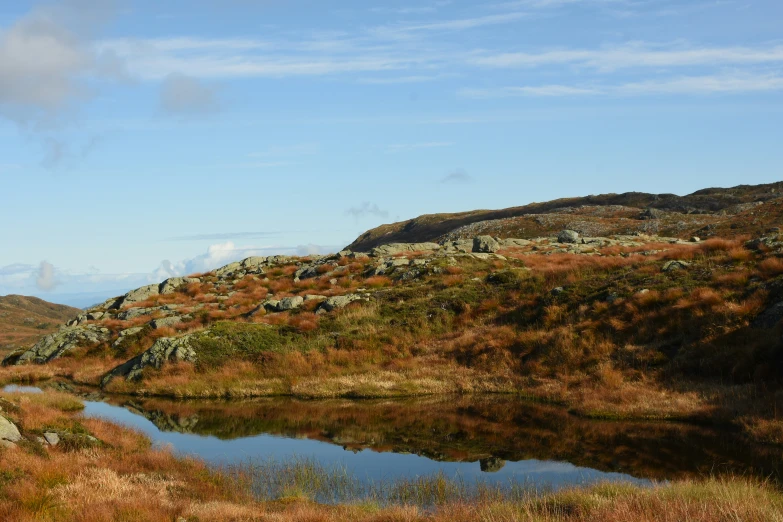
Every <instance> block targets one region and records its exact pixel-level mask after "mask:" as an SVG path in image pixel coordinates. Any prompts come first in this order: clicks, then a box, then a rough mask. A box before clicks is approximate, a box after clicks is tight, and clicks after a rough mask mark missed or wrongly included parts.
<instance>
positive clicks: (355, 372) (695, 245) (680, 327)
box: [0, 186, 783, 443]
mask: <svg viewBox="0 0 783 522" xmlns="http://www.w3.org/2000/svg"><path fill="white" fill-rule="evenodd" d="M773 188H774V187H773V186H766V187H763V188H759V187H756V188H747V187H745V188H743V189H742V190H743V191H744V192H742V194H741V195H737V194H729V195H727V194H726V193H725V192H720V191H719V192H718V195H717V196H716V195H715V194H713V193H712V192H709V191H702V192H701V193H697V195H693V196H692V197H691V196H689V197H688V198H690V199H686V200H685V201H688V202H690V203H689V204H690V205H692V206H693V205H697V204H699V205H702V207H704V208H705V209H706V208H708V207H709V208H710V209H712V208H713V206H714V205H716V203H714V202H715V201H724V200H727V201H730V202H731V203H732V205H734V206H724V207H723V208H722V211H723V213H721V211H718V212H717V213H716V212H715V211H714V210H709V211H708V210H705V212H707V213H704V214H697V213H691V214H681V213H678V212H677V211H673V210H665V211H662V210H658V209H657V207H647V208H645V209H636V210H629V209H630V207H628V206H626V205H624V206H614V205H612V206H600V207H596V206H580V207H573V208H570V209H560V210H558V211H556V212H550V213H541V214H537V215H535V216H532V217H531V216H519V217H517V218H504V219H503V220H491V221H481V222H475V223H470V224H464V225H462V226H460V227H458V228H455V229H452V230H451V231H449V232H448V233H444V234H441V236H439V239H438V241H427V242H418V243H387V244H383V245H378V246H376V247H373V248H369V249H367V250H366V251H364V252H361V251H355V250H344V251H342V252H338V253H336V254H332V255H328V256H310V257H303V258H300V257H287V256H271V257H251V258H248V259H245V260H243V261H241V262H236V263H231V264H229V265H227V266H224V267H222V268H220V269H218V270H215V271H212V272H209V273H205V274H194V275H193V276H191V277H186V278H172V279H169V280H167V281H164V282H163V283H161V284H156V285H150V286H146V287H143V288H139V289H136V290H133V291H131V292H128V293H127V294H125V295H123V296H119V297H116V298H112V299H110V300H108V301H106V302H105V303H103V304H101V305H100V306H96V307H94V308H92V309H90V310H87V311H85V312H83V313H81V314H80V315H79V316H77V317H75V318H74V319H72V320H71V321H69V322H68V323H67V324H66V325H63V326H62V327H61V328H60V329H59V330H58V331H56V332H54V333H52V334H50V335H48V336H47V337H45V338H44V339H42V340H40V341H39V342H38V343H36V344H35V345H34V346H32V347H31V348H29V349H24V350H18V351H16V352H14V353H12V354H10V355H9V356H8V357H6V358H5V360H4V361H3V362H4V365H5V366H6V368H5V369H3V370H2V372H3V373H2V375H5V378H6V379H34V378H44V377H65V378H67V379H70V380H71V381H74V382H76V383H82V384H90V385H95V386H102V387H103V388H104V389H105V390H106V391H109V392H118V393H133V394H138V395H160V396H176V397H226V396H264V395H292V396H298V397H308V398H310V397H339V396H342V397H385V396H402V395H424V394H444V393H483V392H492V393H522V394H525V395H529V396H533V397H537V398H539V399H544V400H547V401H552V402H556V403H562V404H566V405H568V406H569V407H570V409H571V411H573V412H577V413H579V414H581V415H588V416H594V417H595V416H598V417H613V418H615V417H625V418H669V419H672V418H677V419H698V420H699V421H705V420H707V419H709V420H710V421H713V422H731V423H734V424H735V425H736V426H738V427H740V428H742V430H744V431H745V432H747V433H749V434H751V435H752V436H753V437H754V438H757V439H761V440H766V441H769V442H780V443H783V423H781V422H780V421H778V420H777V414H776V412H777V411H778V410H779V409H780V408H781V407H783V395H781V394H780V393H776V392H777V390H778V389H780V383H781V382H782V381H783V370H781V369H782V368H783V346H782V345H781V333H783V328H782V327H781V324H780V323H781V319H783V236H781V235H779V228H778V225H779V224H780V222H781V221H783V219H781V215H780V214H781V208H783V207H781V199H779V198H775V197H772V198H771V199H765V198H766V197H767V196H766V195H773V196H774V193H773V192H771V191H772V190H773ZM775 190H777V189H775ZM639 197H640V198H642V199H643V196H639ZM743 198H744V199H743ZM748 198H751V199H753V198H759V201H755V202H753V201H751V202H749V201H746V199H748ZM677 201H683V199H682V198H680V199H678V200H677ZM646 203H647V202H646V201H645V204H646ZM710 205H713V206H710ZM736 205H739V207H737V206H736ZM694 208H695V207H694ZM685 210H688V209H687V208H686V209H685ZM529 219H532V220H533V221H532V222H531V221H525V220H529ZM675 219H677V220H678V221H675ZM515 220H521V221H515ZM709 220H712V221H709ZM520 223H522V224H520ZM531 223H535V224H536V225H537V226H539V227H540V228H538V229H535V230H536V231H541V232H542V234H541V235H534V234H533V233H532V232H531V233H529V234H528V233H525V234H524V235H525V236H526V237H509V236H511V234H512V233H514V231H518V230H520V227H523V226H524V227H527V226H533V225H532V224H531ZM673 223H674V224H675V225H676V224H677V223H681V224H680V225H677V227H679V228H678V233H677V234H672V235H662V234H661V233H660V230H671V227H673V226H675V225H673ZM628 224H634V226H637V227H643V229H642V230H643V231H639V230H635V232H634V233H631V234H629V233H626V232H627V231H628V230H627V229H626V228H624V227H625V226H626V225H628ZM574 225H578V226H574ZM599 225H600V226H599ZM566 226H570V227H571V228H564V227H566ZM628 226H630V225H628ZM504 227H505V228H504ZM591 227H595V228H591ZM575 229H579V230H575ZM525 230H527V229H525ZM548 230H556V232H554V233H549V232H547V231H548ZM580 230H581V232H580ZM585 230H587V231H589V232H590V234H586V233H585V232H584V231H585ZM656 230H657V231H659V232H655V231H656ZM759 230H761V231H760V232H758V231H759ZM695 231H699V233H700V234H701V236H703V237H701V236H696V235H693V234H692V232H695ZM486 232H491V233H489V234H488V233H486ZM598 232H600V234H598ZM685 232H687V234H686V233H685ZM741 232H743V233H742V234H741ZM754 232H758V233H754ZM743 235H744V237H743ZM29 363H34V364H29ZM42 365H45V366H42ZM2 375H0V377H1V376H2ZM779 402H780V404H778V403H779Z"/></svg>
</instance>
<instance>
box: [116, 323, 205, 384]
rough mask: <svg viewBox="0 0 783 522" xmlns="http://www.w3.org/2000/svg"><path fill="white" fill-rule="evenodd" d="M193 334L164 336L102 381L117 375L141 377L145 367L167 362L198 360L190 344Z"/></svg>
mask: <svg viewBox="0 0 783 522" xmlns="http://www.w3.org/2000/svg"><path fill="white" fill-rule="evenodd" d="M191 337H192V336H191V335H185V336H182V337H164V338H162V339H158V340H157V341H155V344H153V345H152V346H151V347H150V348H149V350H147V351H146V352H144V353H142V354H141V355H138V356H136V357H134V358H133V359H131V360H129V361H127V362H125V363H123V364H121V365H119V366H117V367H116V368H114V369H113V370H112V371H110V372H109V373H108V374H106V375H105V376H104V378H103V380H102V381H101V385H102V386H105V385H107V384H108V383H109V382H110V381H111V380H112V379H113V378H115V377H123V376H124V377H126V378H127V379H128V380H129V381H133V380H137V379H140V378H141V375H142V372H143V370H144V368H147V367H149V366H152V367H153V368H157V369H160V368H161V367H162V366H163V365H164V364H165V363H167V362H189V363H195V362H196V352H195V350H193V348H191V346H190V340H191Z"/></svg>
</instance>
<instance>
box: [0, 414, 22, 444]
mask: <svg viewBox="0 0 783 522" xmlns="http://www.w3.org/2000/svg"><path fill="white" fill-rule="evenodd" d="M0 439H1V440H7V441H10V442H18V441H20V440H22V434H21V433H19V429H18V428H17V427H16V425H15V424H14V423H13V422H11V421H10V420H8V419H6V418H5V417H3V416H2V415H0Z"/></svg>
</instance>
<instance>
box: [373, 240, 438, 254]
mask: <svg viewBox="0 0 783 522" xmlns="http://www.w3.org/2000/svg"><path fill="white" fill-rule="evenodd" d="M432 250H440V245H439V244H437V243H389V244H388V245H381V246H377V247H375V248H373V249H372V251H371V252H370V255H371V256H373V257H389V256H395V255H397V254H404V253H405V252H427V251H432Z"/></svg>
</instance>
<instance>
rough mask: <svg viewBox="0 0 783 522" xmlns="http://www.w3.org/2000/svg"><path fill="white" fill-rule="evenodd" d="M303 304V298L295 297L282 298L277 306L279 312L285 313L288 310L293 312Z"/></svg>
mask: <svg viewBox="0 0 783 522" xmlns="http://www.w3.org/2000/svg"><path fill="white" fill-rule="evenodd" d="M303 304H304V297H302V296H300V295H297V296H295V297H284V298H282V299H281V300H280V303H278V305H277V310H278V311H279V312H285V311H288V310H295V309H296V308H299V307H300V306H302V305H303Z"/></svg>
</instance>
